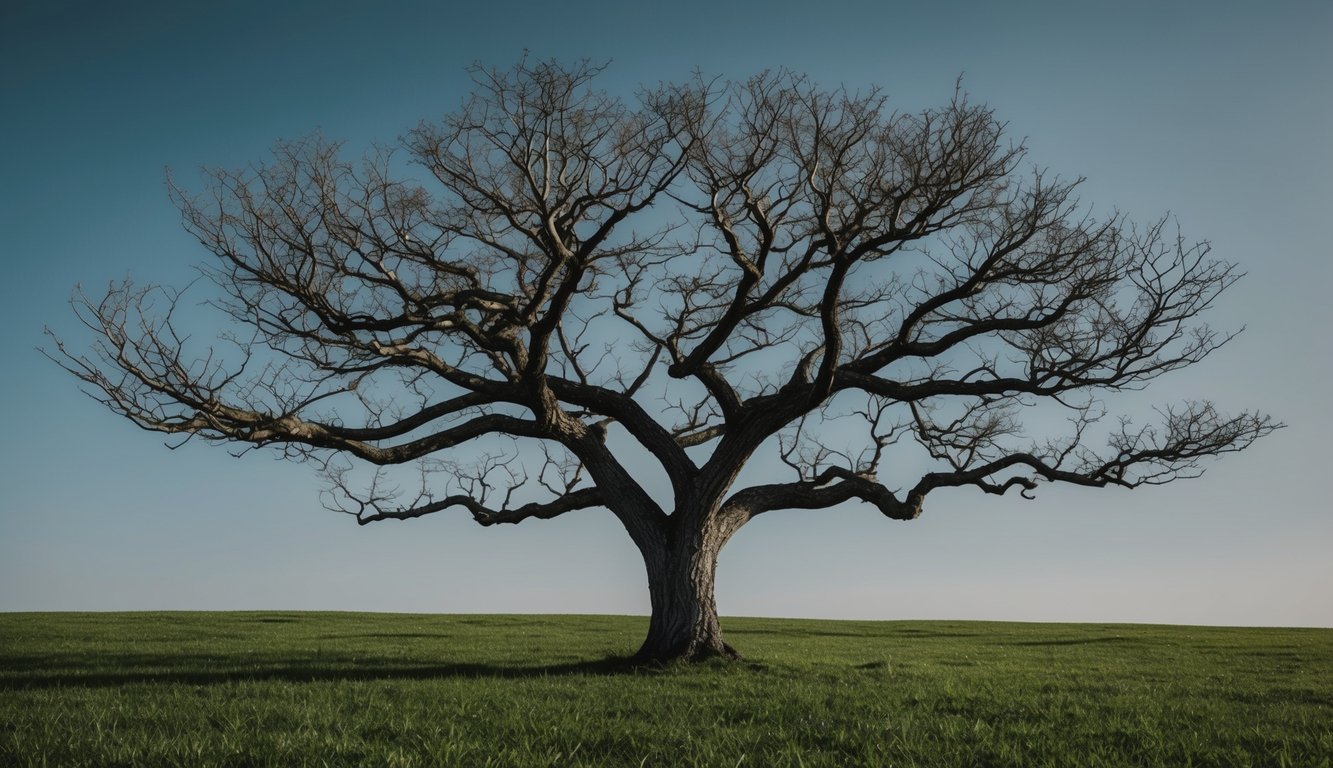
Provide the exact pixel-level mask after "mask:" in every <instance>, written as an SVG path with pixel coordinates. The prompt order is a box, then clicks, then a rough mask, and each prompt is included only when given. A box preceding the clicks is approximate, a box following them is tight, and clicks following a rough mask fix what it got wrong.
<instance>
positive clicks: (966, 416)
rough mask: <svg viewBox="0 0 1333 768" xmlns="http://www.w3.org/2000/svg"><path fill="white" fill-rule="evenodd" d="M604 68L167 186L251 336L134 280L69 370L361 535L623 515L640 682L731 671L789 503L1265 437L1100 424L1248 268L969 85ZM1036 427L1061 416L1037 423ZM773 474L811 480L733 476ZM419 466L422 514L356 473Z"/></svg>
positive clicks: (502, 81) (1181, 352)
mask: <svg viewBox="0 0 1333 768" xmlns="http://www.w3.org/2000/svg"><path fill="white" fill-rule="evenodd" d="M598 71H599V68H598V67H596V66H592V65H590V64H588V63H586V62H585V63H581V64H577V65H573V66H564V65H561V64H558V63H553V62H543V63H532V62H527V61H525V62H522V63H520V64H519V65H517V66H516V67H515V68H513V69H512V70H509V71H492V70H483V69H480V68H478V69H476V70H475V71H474V80H475V83H476V89H475V91H474V95H473V96H472V97H471V99H470V100H469V101H467V102H466V103H465V104H464V105H463V106H461V108H460V109H459V110H458V111H456V112H455V113H453V114H451V115H449V116H447V117H445V118H444V119H443V120H442V121H439V122H426V123H422V124H421V125H420V126H419V127H418V128H416V129H415V130H413V131H412V132H411V133H410V134H409V135H408V136H406V137H405V138H404V139H403V140H402V141H401V146H400V147H399V148H398V149H396V150H394V151H387V150H385V151H378V152H375V153H372V154H371V155H370V156H369V157H368V158H366V159H364V160H362V161H360V162H357V163H351V162H347V161H345V160H343V159H341V156H340V152H339V147H338V145H336V144H332V143H329V142H327V141H324V140H322V139H320V138H318V137H315V138H310V139H306V140H304V141H299V142H295V143H283V144H279V145H278V146H277V148H276V150H275V158H274V160H273V161H272V162H271V163H269V164H266V165H263V166H261V167H257V168H252V169H249V170H245V171H240V172H224V171H213V172H210V175H209V179H210V184H209V186H208V187H207V189H206V190H204V191H203V193H202V194H198V195H191V194H187V193H185V192H183V191H181V190H180V189H179V188H176V187H174V186H173V195H174V198H175V200H176V202H177V203H178V205H179V207H180V210H181V211H182V214H183V218H184V222H185V226H186V227H187V228H188V230H189V231H190V232H191V233H193V234H194V235H195V236H196V237H197V238H198V239H199V241H200V242H201V243H202V244H203V245H204V246H205V247H206V248H207V249H208V250H209V251H210V252H211V253H212V255H213V257H214V258H213V259H212V260H211V261H210V262H209V266H208V267H207V268H206V271H207V274H208V275H209V276H210V277H211V278H212V279H213V281H214V282H215V283H216V285H217V286H219V287H220V288H221V293H219V294H217V296H216V297H215V299H214V301H213V303H214V305H215V306H217V307H220V308H221V309H222V310H224V311H225V312H226V313H227V314H228V315H230V317H231V318H232V319H233V320H234V321H236V323H235V324H236V326H237V327H240V328H244V329H246V332H245V333H244V334H242V335H234V336H228V337H223V338H222V340H221V341H220V342H219V343H218V344H216V345H213V346H208V345H203V344H199V343H198V342H194V341H191V339H190V337H189V336H187V335H185V334H183V333H182V332H180V331H179V330H177V327H176V325H175V324H173V320H172V318H173V310H174V309H175V307H176V305H177V302H178V300H179V296H180V294H179V293H175V292H172V291H168V290H166V289H162V288H152V287H150V288H146V289H137V288H135V287H133V286H131V285H130V284H128V283H126V284H117V285H113V286H112V287H111V288H110V290H109V291H108V293H107V294H106V296H105V297H103V298H101V299H97V300H93V299H89V298H87V297H84V296H81V297H78V298H76V302H75V303H76V309H77V310H78V312H79V315H80V317H81V318H82V319H83V320H84V321H85V323H86V324H87V325H88V326H90V327H91V328H92V330H93V331H95V332H96V334H95V341H94V343H93V344H92V346H91V348H90V349H89V350H88V351H85V352H78V351H71V350H70V349H69V348H68V347H67V345H66V344H64V343H62V342H61V341H60V340H58V339H57V340H56V341H55V348H54V350H53V351H52V356H53V357H54V358H55V359H57V361H58V362H60V363H61V364H62V365H63V366H65V367H66V368H67V369H68V370H69V371H70V372H72V373H73V374H74V375H75V376H77V377H79V378H80V379H82V380H83V381H84V382H85V383H86V384H87V385H91V386H90V391H91V392H92V393H93V394H94V396H96V397H97V398H98V399H100V400H101V401H102V402H103V403H105V404H106V405H107V406H108V407H109V408H111V409H112V410H113V411H115V412H117V413H119V414H122V415H124V416H126V417H128V418H129V419H131V420H132V421H133V422H135V423H136V424H138V425H139V426H140V427H143V428H145V429H149V430H154V431H157V432H165V433H169V434H177V435H182V436H185V438H186V439H188V437H189V436H198V437H200V438H203V439H206V440H210V441H216V442H221V443H227V444H240V445H243V446H245V447H246V448H247V449H248V448H249V447H252V446H264V445H274V446H277V447H279V448H280V449H281V450H283V451H285V452H286V453H287V454H288V455H290V456H291V457H294V458H296V459H301V460H314V461H316V462H317V464H318V466H320V467H322V468H323V469H324V470H325V472H326V474H327V476H328V478H329V481H330V490H329V495H328V498H327V503H328V504H329V505H330V506H332V507H334V508H337V509H340V510H342V511H345V512H348V513H350V514H353V515H355V516H356V519H357V521H358V522H360V523H363V524H364V523H370V522H373V521H379V520H402V519H407V518H414V517H419V516H422V515H426V514H431V513H434V512H440V511H445V510H450V509H454V508H461V509H463V510H466V511H468V512H470V513H471V515H472V516H473V518H474V519H475V520H476V521H477V522H478V523H481V524H482V525H494V524H497V523H518V522H521V521H524V520H527V519H529V518H543V519H545V518H552V517H556V516H558V515H562V514H565V513H567V512H572V511H575V510H581V509H588V508H594V507H598V508H605V509H607V510H609V511H610V512H611V513H613V514H614V515H615V517H616V518H617V519H619V521H620V522H621V523H622V524H623V525H624V527H625V530H626V531H627V532H628V533H629V536H630V538H631V539H632V540H633V541H634V543H635V544H636V545H637V546H638V548H639V551H640V552H641V553H642V555H643V559H644V563H645V565H646V567H647V572H648V585H649V591H650V594H651V600H652V617H651V620H650V625H649V630H648V636H647V639H646V640H645V641H644V643H643V646H642V648H641V649H640V650H639V652H638V658H639V659H641V660H660V659H675V658H685V659H695V658H700V657H704V656H709V655H716V654H724V655H733V654H734V651H733V650H732V649H731V648H730V647H729V646H728V645H726V643H725V642H724V641H723V637H722V630H721V628H720V627H719V625H718V618H717V609H716V605H715V602H714V574H715V570H716V565H717V558H718V553H719V552H720V551H721V549H722V547H723V545H724V544H725V543H726V542H727V540H728V539H730V538H731V537H732V536H733V535H734V534H735V533H736V531H738V530H739V529H740V528H741V526H743V525H745V523H747V522H748V521H750V520H752V519H753V518H754V517H755V516H757V515H760V514H763V513H765V512H768V511H770V510H776V509H824V508H828V507H832V506H834V505H838V504H842V503H843V502H849V501H857V502H863V503H866V504H869V505H870V506H871V507H873V508H874V509H877V510H878V511H879V512H880V513H882V514H883V515H885V516H886V517H888V518H891V519H895V520H911V519H914V518H916V517H917V516H919V515H920V514H921V511H922V506H923V503H924V501H925V499H926V497H927V496H928V495H929V494H930V493H931V492H932V491H935V490H937V489H940V488H950V487H958V486H972V487H974V488H977V489H980V490H981V491H984V492H986V493H992V494H1004V493H1006V492H1008V491H1010V490H1013V489H1017V490H1018V492H1019V493H1022V494H1024V495H1027V494H1028V492H1030V491H1032V490H1034V489H1036V488H1037V487H1038V484H1039V483H1041V482H1043V481H1052V482H1053V481H1061V482H1066V483H1074V484H1077V485H1085V486H1096V487H1102V486H1123V487H1128V488H1133V487H1137V486H1140V485H1145V484H1157V483H1165V482H1169V481H1171V480H1174V479H1177V478H1180V477H1189V476H1194V475H1197V474H1198V473H1199V472H1200V471H1202V470H1201V461H1203V460H1205V459H1206V458H1208V457H1212V456H1215V455H1218V454H1222V453H1227V452H1230V451H1237V450H1241V449H1243V448H1245V447H1247V446H1249V445H1250V444H1251V443H1252V442H1253V441H1254V440H1256V439H1257V438H1259V437H1261V436H1263V435H1265V434H1267V433H1269V432H1270V431H1272V430H1273V429H1276V428H1277V427H1278V426H1280V425H1278V424H1276V423H1274V422H1273V421H1272V420H1271V419H1270V418H1269V417H1267V416H1264V415H1260V414H1254V413H1242V414H1241V415H1238V416H1225V415H1222V414H1221V413H1219V412H1218V411H1217V410H1216V409H1215V408H1214V407H1213V405H1212V404H1210V403H1208V402H1190V403H1186V404H1183V405H1179V406H1174V407H1170V408H1164V409H1161V410H1160V411H1159V412H1158V415H1159V416H1160V418H1158V419H1156V420H1155V421H1154V422H1153V423H1151V424H1149V425H1138V424H1136V423H1133V422H1131V421H1129V420H1128V419H1119V420H1116V419H1110V418H1106V416H1107V413H1108V406H1107V405H1106V404H1105V403H1106V397H1107V393H1114V392H1116V391H1119V390H1125V389H1137V388H1139V387H1141V386H1143V385H1145V384H1146V383H1147V382H1149V381H1151V380H1152V379H1155V378H1156V377H1158V376H1160V375H1162V374H1165V373H1168V372H1170V371H1174V370H1176V369H1179V368H1182V367H1185V366H1188V365H1190V364H1192V363H1196V362H1198V361H1200V360H1202V359H1203V358H1204V357H1206V356H1207V355H1209V354H1210V353H1211V352H1213V351H1214V350H1216V349H1218V348H1219V347H1220V346H1222V345H1223V344H1224V343H1226V341H1227V340H1228V339H1229V338H1231V336H1230V335H1228V334H1225V333H1219V332H1217V331H1215V330H1212V329H1210V328H1209V327H1208V326H1206V325H1203V324H1200V323H1199V322H1198V320H1197V318H1198V317H1199V315H1200V314H1201V313H1202V312H1204V310H1206V309H1207V308H1208V307H1209V305H1211V304H1212V303H1213V301H1214V300H1215V299H1216V298H1217V297H1218V295H1219V294H1220V293H1221V292H1222V291H1223V290H1224V289H1226V288H1227V287H1228V286H1230V285H1231V284H1232V283H1233V282H1234V281H1235V280H1236V279H1237V277H1238V273H1237V271H1236V270H1235V268H1234V267H1233V266H1231V265H1228V264H1225V263H1221V262H1218V261H1214V260H1210V259H1209V257H1208V251H1209V249H1208V247H1207V245H1206V244H1190V243H1187V242H1185V241H1183V240H1181V239H1179V238H1178V237H1175V236H1172V235H1171V234H1170V233H1169V232H1168V227H1167V225H1166V221H1165V220H1163V221H1158V222H1156V223H1153V224H1150V225H1148V226H1135V225H1134V224H1132V223H1131V222H1128V221H1126V220H1125V219H1124V217H1122V216H1120V215H1111V216H1109V217H1102V218H1098V217H1094V216H1093V215H1091V214H1090V213H1089V212H1088V211H1087V209H1086V208H1084V207H1083V206H1081V205H1080V204H1079V202H1078V201H1077V200H1076V198H1075V196H1074V191H1075V188H1076V187H1077V186H1078V183H1077V182H1076V181H1075V182H1066V181H1060V180H1058V179H1054V178H1052V177H1050V176H1049V175H1047V174H1045V173H1042V172H1040V171H1036V170H1028V169H1026V168H1025V167H1024V165H1023V161H1024V147H1023V146H1022V145H1021V144H1013V143H1009V142H1008V140H1007V139H1006V138H1005V136H1004V125H1003V124H1002V123H1001V122H999V121H998V120H997V119H996V117H995V115H994V113H993V112H992V110H990V109H989V108H987V107H985V106H982V105H978V104H974V103H972V102H970V101H969V100H968V99H967V97H966V96H965V95H964V94H962V93H961V92H956V93H955V94H954V96H953V98H952V100H951V101H950V102H949V103H948V104H946V105H944V106H943V107H940V108H937V109H929V110H926V111H924V112H919V113H913V114H903V113H897V112H891V111H890V110H889V109H888V108H887V106H886V103H885V99H884V97H883V96H881V95H880V94H879V93H878V92H875V91H871V92H869V93H851V92H848V91H847V90H845V89H834V90H827V89H821V88H820V87H817V86H816V85H815V84H813V83H811V82H810V81H809V80H807V79H806V78H805V77H802V76H799V75H795V74H792V73H788V72H777V73H768V74H763V75H760V76H758V77H755V78H752V79H750V80H748V81H745V82H743V83H722V82H719V81H707V80H704V79H702V78H696V79H695V80H694V81H691V82H686V83H684V84H675V85H663V86H660V87H657V88H653V89H644V90H642V91H641V92H640V93H639V94H638V96H637V99H635V100H634V101H633V102H632V103H631V102H627V101H625V100H622V99H619V98H615V97H613V96H610V95H607V94H606V93H603V92H600V91H598V90H595V89H594V88H592V86H591V82H592V81H593V79H594V78H595V76H596V75H597V74H598ZM403 159H408V160H410V161H411V162H412V163H414V164H415V166H416V167H417V168H419V169H424V171H426V172H429V176H430V177H433V178H432V179H429V184H426V183H421V182H411V181H404V180H399V179H403V178H409V177H410V173H411V171H407V170H405V165H406V164H403V163H401V162H400V161H401V160H403ZM1043 404H1048V405H1043ZM1057 412H1063V413H1064V414H1065V419H1064V420H1063V421H1062V420H1059V419H1057V420H1055V422H1052V421H1051V419H1050V416H1051V415H1052V414H1053V413H1057ZM1030 414H1035V415H1036V416H1037V420H1038V421H1039V423H1040V424H1039V425H1040V426H1042V427H1043V428H1045V427H1048V426H1050V425H1051V424H1052V423H1055V424H1057V425H1058V424H1067V425H1068V428H1067V429H1065V430H1064V432H1063V433H1062V434H1059V435H1057V436H1055V437H1052V438H1050V439H1045V440H1035V441H1034V440H1031V439H1028V438H1025V437H1024V436H1023V423H1022V421H1021V419H1020V417H1021V416H1025V415H1030ZM520 441H521V442H525V443H532V444H534V445H535V446H537V447H536V448H534V449H531V450H519V449H517V448H515V447H514V445H515V444H517V443H518V442H520ZM631 445H633V446H637V447H635V448H634V449H633V451H630V450H629V446H631ZM1094 445H1101V446H1102V447H1100V448H1096V447H1093V446H1094ZM634 451H637V452H639V455H640V456H641V457H642V458H639V459H633V460H631V459H629V458H626V457H627V456H628V457H631V458H632V457H633V456H634V455H635V454H634ZM913 452H916V454H917V455H916V456H915V457H914V456H913V455H912V454H913ZM757 453H760V454H770V455H771V456H773V457H774V458H775V459H780V460H781V461H782V462H785V464H786V466H788V467H790V471H791V473H792V475H791V477H790V478H789V479H787V480H786V481H785V482H776V483H766V484H759V485H750V486H748V487H738V486H743V485H744V483H741V482H739V481H738V478H739V476H740V475H741V472H742V469H743V468H744V467H746V465H747V462H749V461H750V460H751V458H752V457H754V456H756V454H757ZM538 455H540V458H535V457H538ZM647 457H651V461H652V463H655V464H656V465H658V466H660V469H661V473H662V475H663V476H664V477H665V478H666V479H667V481H669V484H670V492H669V494H665V493H661V494H656V495H655V494H654V493H651V492H650V491H649V490H647V488H648V486H646V485H645V483H644V481H643V480H644V475H643V472H644V470H643V469H642V467H641V466H639V464H640V463H641V462H648V461H649V459H648V458H647ZM414 463H415V464H418V465H419V466H420V471H421V475H420V476H421V485H420V489H419V491H418V492H417V493H416V494H415V496H414V497H413V496H412V495H411V494H408V495H404V494H403V492H402V490H401V488H400V487H396V486H392V482H393V481H392V480H391V479H390V478H389V476H388V475H386V474H384V471H383V470H376V472H375V474H374V476H373V478H371V479H369V480H368V481H357V479H356V477H355V473H353V472H351V471H350V469H351V467H352V465H354V464H367V465H371V466H374V467H380V468H386V467H390V466H392V465H407V466H412V465H413V464H414ZM766 466H782V465H781V464H779V463H778V462H777V461H774V460H770V461H769V462H768V463H767V464H766ZM923 468H924V470H923ZM894 472H897V473H899V474H898V476H897V477H895V478H894V480H893V482H890V481H888V480H886V479H885V476H886V475H888V474H891V473H894ZM908 473H912V474H911V475H910V476H908ZM386 485H388V486H390V487H388V488H386Z"/></svg>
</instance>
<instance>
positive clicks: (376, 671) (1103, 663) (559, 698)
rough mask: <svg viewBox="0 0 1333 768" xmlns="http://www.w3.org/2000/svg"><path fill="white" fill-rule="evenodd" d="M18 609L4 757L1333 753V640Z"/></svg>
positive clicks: (4, 623)
mask: <svg viewBox="0 0 1333 768" xmlns="http://www.w3.org/2000/svg"><path fill="white" fill-rule="evenodd" d="M645 625H646V620H645V619H642V618H634V617H610V616H562V617H555V616H551V617H544V616H541V617H539V616H414V615H388V614H351V613H121V614H0V765H5V766H11V765H12V766H28V765H52V766H57V765H58V766H83V765H86V766H119V765H124V766H155V765H182V766H184V765H189V766H252V765H312V766H315V765H319V766H323V765H383V766H408V765H419V766H434V765H446V766H449V765H457V766H469V767H472V766H506V767H508V766H549V765H602V766H669V765H698V766H725V767H726V768H730V767H731V766H737V765H744V766H759V767H761V768H762V767H764V766H855V765H875V766H1212V765H1224V766H1328V765H1329V762H1330V755H1333V630H1316V629H1216V628H1198V627H1158V626H1094V625H1052V624H994V623H973V622H834V621H788V620H771V619H727V620H725V621H724V628H725V631H726V632H727V638H728V640H729V641H730V642H731V643H732V644H733V645H735V646H736V647H737V648H739V649H740V650H741V652H742V653H744V654H745V655H746V657H747V661H746V662H743V663H730V664H728V663H720V662H719V663H712V664H705V665H701V666H695V667H672V668H667V669H660V670H639V671H633V670H629V669H626V668H625V667H624V666H623V665H621V664H618V663H616V662H615V661H613V660H611V661H608V659H611V658H614V657H617V656H623V655H625V654H627V653H629V652H630V651H632V650H633V649H634V648H635V647H636V646H637V643H638V641H639V640H640V639H641V634H642V632H643V631H644V629H645Z"/></svg>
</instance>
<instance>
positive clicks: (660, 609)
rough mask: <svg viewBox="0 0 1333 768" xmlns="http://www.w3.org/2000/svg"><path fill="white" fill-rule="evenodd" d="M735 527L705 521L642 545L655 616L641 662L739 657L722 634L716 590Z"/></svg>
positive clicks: (637, 657)
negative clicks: (722, 555) (662, 540)
mask: <svg viewBox="0 0 1333 768" xmlns="http://www.w3.org/2000/svg"><path fill="white" fill-rule="evenodd" d="M682 522H683V521H682ZM732 532H734V531H727V530H719V528H718V527H717V526H706V527H703V528H702V530H700V529H696V530H693V531H687V532H684V533H683V535H678V536H673V537H671V538H670V539H668V541H667V542H665V543H664V545H663V546H660V547H655V548H652V549H645V550H643V556H644V557H643V559H644V564H645V565H646V566H647V569H648V592H649V595H650V596H651V598H652V617H651V618H650V619H649V622H648V637H647V638H646V639H645V640H644V641H643V646H642V647H640V648H639V650H638V652H637V653H635V654H634V659H633V660H634V661H635V662H636V663H655V662H656V663H661V662H671V661H701V660H704V659H708V658H713V657H719V656H721V657H725V658H733V659H736V658H740V654H738V653H737V652H736V650H735V649H734V648H732V647H731V646H730V645H727V643H726V642H725V641H724V640H723V639H722V626H721V624H720V623H719V622H718V618H717V601H716V599H715V597H714V595H713V586H714V583H715V582H716V577H717V558H718V553H719V552H721V551H722V545H723V544H725V543H726V541H727V539H728V538H730V534H731V533H732Z"/></svg>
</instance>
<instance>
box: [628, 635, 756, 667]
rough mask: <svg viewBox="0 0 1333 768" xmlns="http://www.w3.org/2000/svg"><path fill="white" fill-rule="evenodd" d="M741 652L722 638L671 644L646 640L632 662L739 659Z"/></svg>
mask: <svg viewBox="0 0 1333 768" xmlns="http://www.w3.org/2000/svg"><path fill="white" fill-rule="evenodd" d="M741 658H742V657H741V655H740V653H739V652H738V651H737V650H736V649H735V648H732V647H731V646H730V645H727V644H726V643H724V642H721V641H720V640H719V641H717V642H700V641H691V640H686V641H682V642H678V643H673V644H670V645H658V644H654V643H651V642H645V643H644V644H643V647H641V648H639V650H638V652H637V653H635V654H634V655H633V656H631V657H630V663H632V664H640V665H647V664H675V663H687V664H688V663H693V662H699V661H708V660H709V659H730V660H736V661H739V660H740V659H741Z"/></svg>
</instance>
